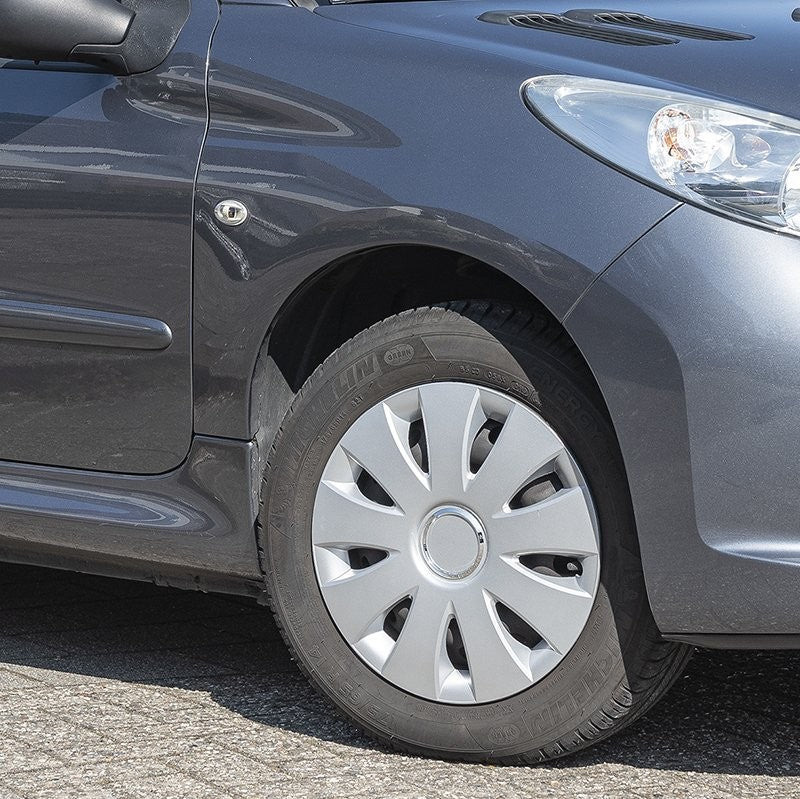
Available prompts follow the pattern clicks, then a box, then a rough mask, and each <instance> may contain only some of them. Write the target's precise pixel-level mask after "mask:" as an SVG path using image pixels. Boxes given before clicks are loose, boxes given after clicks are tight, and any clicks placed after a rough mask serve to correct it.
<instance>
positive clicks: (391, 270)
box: [267, 245, 552, 392]
mask: <svg viewBox="0 0 800 799" xmlns="http://www.w3.org/2000/svg"><path fill="white" fill-rule="evenodd" d="M473 299H486V300H500V301H505V302H509V303H512V304H514V305H515V306H517V307H520V306H522V307H525V308H536V309H538V310H540V311H542V312H544V313H546V314H547V315H548V316H552V314H550V313H549V311H547V310H546V309H545V308H544V306H543V305H542V304H541V303H540V302H539V301H538V300H537V299H536V298H535V297H534V296H533V295H532V294H530V292H528V291H527V290H526V289H524V288H523V287H522V286H520V284H519V283H517V282H516V281H515V280H513V279H511V278H510V277H508V276H507V275H505V274H504V273H503V272H501V271H500V270H498V269H496V268H494V267H492V266H490V265H489V264H486V263H483V262H482V261H477V260H475V259H474V258H470V257H468V256H465V255H462V254H460V253H457V252H453V251H451V250H445V249H439V248H436V247H423V246H417V245H399V246H392V247H382V248H377V249H373V250H368V251H365V252H360V253H357V254H355V255H351V256H348V257H347V258H344V259H340V260H338V261H336V262H334V263H333V264H331V265H330V266H329V267H327V268H326V269H325V270H323V271H322V273H320V274H318V275H316V276H315V277H314V278H312V280H311V281H309V282H308V283H307V284H306V285H304V286H303V287H301V289H300V290H299V291H298V292H297V293H296V294H295V296H294V297H293V298H292V299H291V300H290V301H289V302H288V303H287V305H286V306H285V307H284V309H283V310H282V311H281V313H280V314H279V316H278V318H277V320H276V322H275V324H274V325H273V328H272V330H271V332H270V335H269V341H268V344H267V354H268V355H269V356H270V357H271V359H272V360H273V361H274V363H275V365H276V366H277V367H278V369H279V370H280V372H281V375H282V377H283V379H284V380H285V381H286V383H287V384H288V386H289V388H290V389H291V391H292V392H296V391H298V390H299V388H300V386H302V385H303V383H304V382H305V381H306V379H307V378H308V377H309V376H310V375H311V373H312V372H313V371H314V369H316V367H317V366H319V364H321V363H322V361H324V360H325V358H326V357H327V356H328V355H330V354H331V353H332V352H333V351H334V350H336V349H337V348H338V347H339V346H340V345H341V344H343V343H344V342H345V341H347V340H348V339H349V338H352V337H353V336H354V335H355V334H356V333H358V332H360V331H361V330H364V329H366V328H367V327H369V326H370V325H372V324H374V323H375V322H379V321H380V320H381V319H385V318H387V317H388V316H392V315H393V314H396V313H399V312H400V311H407V310H409V309H411V308H418V307H421V306H424V305H434V304H436V303H440V302H447V301H450V300H473ZM298 331H303V333H302V334H301V335H298Z"/></svg>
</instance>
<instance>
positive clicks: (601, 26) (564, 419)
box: [0, 0, 800, 764]
mask: <svg viewBox="0 0 800 799" xmlns="http://www.w3.org/2000/svg"><path fill="white" fill-rule="evenodd" d="M0 18H1V19H2V25H0V57H2V60H0V96H1V97H2V105H1V106H0V256H1V257H0V378H1V379H0V431H1V434H0V559H2V560H4V561H7V562H16V563H26V564H38V565H44V566H49V567H55V568H60V569H69V570H76V571H81V572H88V573H95V574H100V575H108V576H114V577H124V578H131V579H138V580H149V581H153V582H154V583H157V584H159V585H168V586H176V587H180V588H186V589H194V590H200V591H219V592H228V593H231V594H238V595H243V596H248V597H252V598H255V599H257V600H259V601H261V602H263V603H265V604H269V605H270V606H271V608H272V611H273V612H274V615H275V619H276V621H277V624H278V626H279V627H280V629H281V631H282V633H283V636H284V638H285V640H286V643H287V645H288V647H289V649H290V651H291V653H292V655H293V657H294V658H295V660H296V661H297V664H298V666H299V667H300V669H302V671H303V672H304V673H305V674H306V675H307V676H308V678H309V680H310V681H311V682H312V683H313V684H314V686H315V687H316V688H317V689H318V690H319V692H320V693H321V694H322V695H323V696H325V697H327V699H329V700H330V702H331V704H332V705H333V706H334V707H335V708H338V709H339V710H340V711H342V712H343V713H344V714H345V715H346V716H347V717H348V718H349V719H351V720H352V721H353V722H354V723H355V724H356V725H358V726H359V727H360V728H361V729H362V730H364V731H366V732H367V733H368V734H369V735H371V736H373V737H374V738H376V739H377V740H378V741H380V742H382V744H384V745H386V746H388V747H391V748H393V749H396V750H400V751H404V752H408V753H412V754H418V755H425V756H435V757H441V758H449V759H459V760H466V761H484V762H495V763H511V764H531V763H537V762H541V761H544V760H547V759H550V758H555V757H559V756H563V755H567V754H570V753H573V752H575V751H577V750H579V749H582V748H584V747H587V746H589V745H591V744H593V743H596V742H598V741H600V740H602V739H604V738H606V737H607V736H610V735H611V734H612V733H615V732H617V731H618V730H620V729H622V728H624V727H625V726H626V725H628V724H630V723H632V722H633V721H635V720H636V719H638V718H639V717H640V716H641V715H642V714H643V713H645V711H647V710H648V709H649V708H650V707H651V706H652V705H653V704H654V703H655V702H656V701H657V700H658V699H659V698H660V697H662V696H663V695H664V694H665V692H666V691H667V690H668V689H669V688H670V686H671V685H672V684H673V683H674V682H675V680H676V679H677V678H678V676H679V675H680V674H681V670H682V669H683V667H684V665H685V664H686V662H687V660H688V658H689V656H690V654H691V652H692V649H693V647H696V646H701V647H721V648H751V649H761V648H774V647H779V648H793V647H797V646H800V615H799V614H798V612H797V602H798V596H800V569H798V564H800V522H798V519H800V490H798V483H799V482H800V454H798V453H799V452H800V446H798V445H799V444H800V358H799V357H798V353H800V314H798V311H797V308H798V302H800V241H798V233H800V94H798V92H797V91H796V86H795V81H794V73H793V71H792V68H791V64H792V63H794V59H795V53H796V50H797V44H798V42H800V25H798V22H800V10H795V9H794V7H793V5H792V4H791V3H784V2H770V3H762V4H754V3H750V2H724V3H723V2H705V3H694V4H688V3H682V2H672V1H671V0H666V1H665V2H659V3H655V2H651V1H650V0H636V2H633V1H632V0H620V2H618V3H615V4H614V5H613V6H612V7H610V8H608V9H603V8H593V9H580V8H578V9H574V8H571V7H570V6H569V4H565V3H564V2H555V3H553V2H551V3H544V2H542V1H541V0H536V2H534V3H527V2H526V3H519V4H517V5H516V6H515V7H514V8H511V9H507V8H505V7H504V4H503V3H501V2H495V0H428V1H422V0H418V1H416V2H413V1H411V0H406V1H403V0H400V1H398V2H383V3H380V2H357V0H356V1H348V0H344V1H343V2H333V3H327V2H325V0H247V2H241V1H239V2H227V0H222V3H221V4H218V3H217V2H216V0H194V2H191V3H190V2H189V0H158V1H156V0H121V1H118V0H69V2H61V0H0ZM265 623H267V622H266V620H265Z"/></svg>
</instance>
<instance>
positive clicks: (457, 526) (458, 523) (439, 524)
mask: <svg viewBox="0 0 800 799" xmlns="http://www.w3.org/2000/svg"><path fill="white" fill-rule="evenodd" d="M420 531H421V534H420V551H421V553H422V559H423V560H424V561H425V563H426V565H427V566H428V567H429V568H430V569H431V571H433V572H434V573H435V574H437V575H438V576H439V577H443V578H444V579H445V580H463V579H465V578H467V577H469V576H470V575H471V574H473V573H474V572H476V571H477V570H478V569H479V568H480V567H481V566H482V565H483V562H484V560H485V559H486V530H484V527H483V524H482V523H481V520H480V519H479V518H478V517H477V516H476V515H475V514H474V513H472V512H471V511H468V510H467V509H466V508H459V507H457V506H455V505H445V506H442V507H439V508H436V509H435V510H433V511H432V512H431V513H429V514H428V515H427V516H426V517H425V519H424V520H423V522H422V525H421V527H420Z"/></svg>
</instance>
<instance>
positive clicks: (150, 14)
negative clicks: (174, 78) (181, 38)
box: [0, 0, 190, 75]
mask: <svg viewBox="0 0 800 799" xmlns="http://www.w3.org/2000/svg"><path fill="white" fill-rule="evenodd" d="M189 2H190V0H158V2H155V1H154V0H151V2H145V3H139V4H137V6H138V10H137V11H132V10H131V9H129V8H126V7H125V6H124V5H122V4H121V3H120V2H119V0H0V58H11V59H15V60H21V61H81V62H83V63H87V64H94V65H95V66H98V67H100V68H102V69H105V70H106V71H108V72H112V73H114V74H117V75H132V74H134V73H137V72H146V71H148V70H151V69H154V68H155V67H157V66H158V65H159V64H160V63H161V62H162V61H163V60H164V59H165V58H166V57H167V55H168V54H169V52H170V50H171V49H172V47H173V46H174V44H175V42H176V40H177V38H178V34H179V33H180V31H181V29H182V28H183V26H184V24H185V23H186V20H187V19H188V16H189Z"/></svg>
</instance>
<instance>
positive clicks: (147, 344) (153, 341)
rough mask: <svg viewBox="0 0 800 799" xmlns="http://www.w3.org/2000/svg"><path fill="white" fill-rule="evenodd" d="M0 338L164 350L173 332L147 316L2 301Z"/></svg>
mask: <svg viewBox="0 0 800 799" xmlns="http://www.w3.org/2000/svg"><path fill="white" fill-rule="evenodd" d="M0 338H17V339H26V340H28V341H52V342H57V343H59V344H87V345H90V346H95V347H121V348H124V349H131V350H164V349H166V348H167V347H169V345H170V344H171V343H172V331H171V330H170V329H169V325H167V323H166V322H162V321H160V320H158V319H150V318H148V317H145V316H134V315H132V314H124V313H113V312H110V311H97V310H93V309H91V308H71V307H69V306H65V305H53V304H50V303H43V302H23V301H19V300H8V299H0Z"/></svg>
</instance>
